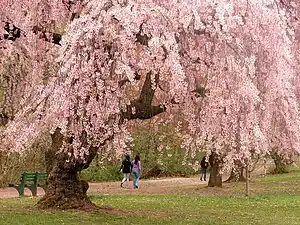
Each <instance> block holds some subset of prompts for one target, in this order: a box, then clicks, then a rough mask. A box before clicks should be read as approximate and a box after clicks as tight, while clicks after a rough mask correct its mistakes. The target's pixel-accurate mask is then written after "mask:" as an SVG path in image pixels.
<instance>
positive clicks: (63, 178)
mask: <svg viewBox="0 0 300 225" xmlns="http://www.w3.org/2000/svg"><path fill="white" fill-rule="evenodd" d="M66 141H70V140H68V139H67V138H65V137H64V136H63V135H61V133H60V129H57V130H56V131H55V133H54V134H53V135H52V146H51V150H49V151H48V152H46V154H45V157H46V168H47V173H48V179H47V184H48V188H47V190H46V193H45V195H44V197H43V198H42V199H41V200H40V201H39V202H38V207H40V208H56V209H91V208H96V206H95V205H94V204H93V203H92V202H91V201H90V199H89V198H88V196H87V194H86V192H87V190H88V188H89V185H88V183H87V182H86V181H83V180H80V179H79V176H78V172H79V171H81V170H83V169H85V168H87V167H88V166H89V164H90V163H91V161H92V160H93V158H94V157H95V156H96V153H97V149H96V148H90V151H89V152H90V154H89V156H87V160H86V161H85V162H83V161H82V160H80V159H75V160H74V158H73V160H72V161H71V162H70V161H68V160H67V159H68V152H70V149H63V151H61V152H60V153H59V154H57V152H58V151H59V150H60V149H61V147H62V143H63V142H66ZM71 151H72V150H71Z"/></svg>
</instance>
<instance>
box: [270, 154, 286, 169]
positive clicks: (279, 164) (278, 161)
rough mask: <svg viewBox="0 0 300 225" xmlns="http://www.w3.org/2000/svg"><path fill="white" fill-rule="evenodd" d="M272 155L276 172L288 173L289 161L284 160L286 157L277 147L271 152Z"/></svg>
mask: <svg viewBox="0 0 300 225" xmlns="http://www.w3.org/2000/svg"><path fill="white" fill-rule="evenodd" d="M271 157H272V159H273V160H274V164H275V169H274V171H273V172H274V173H287V172H288V170H287V163H286V162H285V160H284V157H283V156H281V155H280V154H279V153H278V152H277V151H276V149H275V150H273V151H272V152H271Z"/></svg>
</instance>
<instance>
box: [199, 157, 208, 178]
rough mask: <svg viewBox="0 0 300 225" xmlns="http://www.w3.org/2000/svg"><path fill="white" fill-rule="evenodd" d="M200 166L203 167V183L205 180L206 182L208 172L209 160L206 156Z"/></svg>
mask: <svg viewBox="0 0 300 225" xmlns="http://www.w3.org/2000/svg"><path fill="white" fill-rule="evenodd" d="M200 166H201V178H200V180H201V181H202V180H203V179H204V181H206V170H207V167H208V160H207V159H206V156H203V158H202V160H201V162H200Z"/></svg>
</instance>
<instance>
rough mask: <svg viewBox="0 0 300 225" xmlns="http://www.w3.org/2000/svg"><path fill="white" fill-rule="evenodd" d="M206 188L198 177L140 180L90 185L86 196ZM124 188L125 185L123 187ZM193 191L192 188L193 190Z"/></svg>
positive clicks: (9, 193) (10, 193) (2, 193)
mask: <svg viewBox="0 0 300 225" xmlns="http://www.w3.org/2000/svg"><path fill="white" fill-rule="evenodd" d="M198 185H199V186H202V187H204V186H206V185H207V181H206V182H205V181H200V179H199V176H195V177H191V178H181V177H180V178H163V179H154V180H141V181H140V188H139V189H133V188H132V181H130V183H129V186H127V187H125V188H121V187H120V182H103V183H90V188H89V190H88V194H90V195H94V194H163V193H170V194H172V193H173V194H175V193H182V192H190V191H191V190H189V189H191V187H195V186H198ZM125 186H126V185H125ZM193 189H194V188H193ZM43 194H44V191H43V190H42V189H41V188H38V195H43ZM25 195H26V196H30V195H31V192H30V191H29V190H28V189H27V188H25ZM12 197H18V192H17V191H16V190H15V189H14V188H1V189H0V198H12Z"/></svg>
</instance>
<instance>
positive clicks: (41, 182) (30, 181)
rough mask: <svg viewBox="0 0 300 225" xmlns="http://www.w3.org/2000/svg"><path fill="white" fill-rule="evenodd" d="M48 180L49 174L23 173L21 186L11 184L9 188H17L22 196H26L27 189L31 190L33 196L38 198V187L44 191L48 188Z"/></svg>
mask: <svg viewBox="0 0 300 225" xmlns="http://www.w3.org/2000/svg"><path fill="white" fill-rule="evenodd" d="M46 180H47V173H39V172H35V173H23V174H22V176H21V179H20V184H18V185H15V184H9V187H14V188H16V189H17V191H18V192H19V195H20V196H24V189H25V187H27V188H29V189H30V191H31V193H32V196H36V195H37V187H41V188H43V189H44V190H45V189H46V188H47V184H46Z"/></svg>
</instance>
